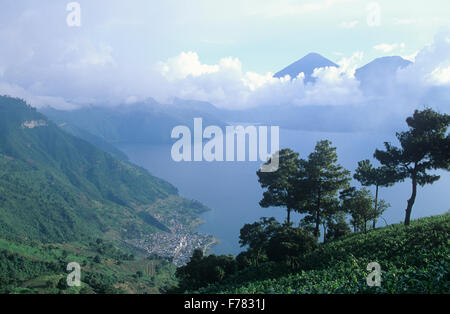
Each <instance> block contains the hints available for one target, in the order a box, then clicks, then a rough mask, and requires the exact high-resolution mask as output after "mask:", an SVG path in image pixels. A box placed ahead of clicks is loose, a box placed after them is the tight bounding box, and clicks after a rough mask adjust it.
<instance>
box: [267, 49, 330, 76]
mask: <svg viewBox="0 0 450 314" xmlns="http://www.w3.org/2000/svg"><path fill="white" fill-rule="evenodd" d="M323 67H339V66H338V65H337V64H336V63H334V62H332V61H330V60H328V59H327V58H324V57H322V56H321V55H320V54H318V53H310V54H307V55H306V56H304V57H303V58H301V59H300V60H298V61H295V62H294V63H292V64H291V65H289V66H287V67H286V68H284V69H283V70H281V71H280V72H278V73H276V74H275V75H274V77H276V78H280V77H284V76H286V75H289V76H290V77H291V78H295V77H297V76H298V75H299V74H300V73H302V72H303V73H304V74H305V83H308V82H314V81H315V78H314V77H312V74H313V73H314V69H317V68H323Z"/></svg>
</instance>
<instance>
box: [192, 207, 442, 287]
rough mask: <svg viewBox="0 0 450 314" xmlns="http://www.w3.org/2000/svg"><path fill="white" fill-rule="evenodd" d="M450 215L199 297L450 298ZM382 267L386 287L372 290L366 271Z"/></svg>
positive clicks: (378, 233) (359, 238) (255, 274)
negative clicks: (350, 295) (340, 295)
mask: <svg viewBox="0 0 450 314" xmlns="http://www.w3.org/2000/svg"><path fill="white" fill-rule="evenodd" d="M449 229H450V214H449V213H447V214H444V215H441V216H434V217H429V218H422V219H419V220H416V221H413V222H412V223H411V225H410V226H408V227H405V226H404V225H403V224H397V225H391V226H388V227H385V228H380V229H376V230H372V231H370V232H368V233H367V234H361V233H360V234H351V235H349V236H346V237H344V238H342V239H339V240H336V241H333V242H328V243H324V244H321V245H320V246H319V248H318V250H316V251H314V252H313V253H311V254H309V255H307V256H304V257H302V258H301V259H300V260H301V266H300V267H299V270H297V271H281V270H280V269H281V268H280V265H277V264H274V263H267V264H264V265H261V266H260V267H259V268H248V269H245V270H243V271H241V272H239V273H237V274H235V275H233V276H232V277H230V278H228V279H226V280H224V281H223V282H221V283H220V284H217V285H210V286H208V287H206V288H201V289H199V290H198V291H194V292H195V293H212V294H215V293H232V294H235V293H243V294H260V293H270V294H274V293H275V294H276V293H286V294H300V293H450V265H449V256H450V255H449V253H450V251H449ZM371 262H377V263H379V264H380V266H381V287H369V286H368V285H367V281H366V277H367V276H368V275H369V273H370V272H371V271H368V270H367V266H368V264H369V263H371Z"/></svg>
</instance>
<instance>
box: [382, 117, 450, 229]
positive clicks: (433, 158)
mask: <svg viewBox="0 0 450 314" xmlns="http://www.w3.org/2000/svg"><path fill="white" fill-rule="evenodd" d="M406 123H407V124H408V126H409V130H408V131H405V132H400V133H397V138H398V140H399V142H400V147H395V146H393V145H392V144H391V143H387V142H386V143H385V150H376V151H375V154H374V156H375V158H376V159H378V161H380V163H381V164H382V165H384V166H386V167H388V168H389V169H391V170H392V171H395V173H396V178H395V181H396V182H399V181H404V180H405V179H407V178H410V179H411V184H412V192H411V197H410V198H409V200H408V203H407V207H406V211H405V225H409V224H410V221H411V212H412V208H413V206H414V202H415V200H416V196H417V185H420V186H424V185H426V184H433V183H434V182H436V181H437V180H439V179H440V176H439V175H434V174H430V173H428V172H429V171H430V170H437V169H444V170H447V171H448V170H450V136H449V135H448V134H447V129H448V127H449V125H450V115H447V114H440V113H438V112H436V111H434V110H432V109H425V110H423V111H419V110H416V111H415V112H414V115H413V116H412V117H409V118H407V119H406Z"/></svg>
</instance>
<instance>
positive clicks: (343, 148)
mask: <svg viewBox="0 0 450 314" xmlns="http://www.w3.org/2000/svg"><path fill="white" fill-rule="evenodd" d="M322 139H328V140H330V141H332V142H333V145H334V146H336V147H337V153H338V156H339V162H340V163H341V164H342V165H343V166H344V167H345V168H347V169H349V170H351V171H354V170H355V168H356V167H357V162H358V161H360V160H363V159H366V158H371V157H372V155H373V153H374V151H375V148H382V147H383V142H385V141H391V142H393V143H397V142H396V140H395V137H394V136H393V135H392V134H380V133H323V132H307V131H292V130H283V129H282V130H280V148H291V149H293V150H294V151H297V152H299V153H300V154H301V157H303V158H304V157H306V156H307V155H308V154H309V153H310V152H311V151H312V150H313V149H314V146H315V144H316V142H317V141H319V140H322ZM119 148H120V149H121V150H122V151H124V152H125V153H126V154H127V155H128V156H129V158H130V160H131V161H132V162H134V163H135V164H137V165H140V166H142V167H144V168H146V169H148V170H149V171H150V173H152V174H153V175H155V176H157V177H160V178H163V179H165V180H167V181H168V182H170V183H172V184H173V185H175V186H176V187H177V188H178V190H179V192H180V195H181V196H183V197H186V198H191V199H196V200H198V201H200V202H202V203H203V204H205V205H206V206H208V207H210V208H211V209H212V210H211V211H209V212H207V213H205V214H203V215H202V218H203V219H204V220H205V223H204V224H203V225H202V226H201V227H199V231H200V232H204V233H209V234H212V235H214V236H215V237H217V238H218V239H219V241H220V242H219V243H218V244H217V245H216V246H214V247H213V248H212V250H211V252H212V253H215V254H238V253H239V252H240V250H241V248H240V247H239V243H238V241H239V230H240V228H241V227H242V226H243V225H244V224H245V223H252V222H254V221H256V220H258V219H259V218H260V217H271V216H274V217H276V218H277V219H278V220H279V221H283V220H284V219H285V216H286V212H285V210H284V209H283V208H266V209H265V208H261V207H260V206H259V205H258V203H259V201H260V199H261V197H262V189H261V187H260V186H259V183H258V180H257V176H256V171H257V170H258V168H259V166H260V163H259V162H211V163H209V162H174V161H173V160H172V158H171V145H140V144H139V145H138V144H121V145H119ZM439 174H441V175H442V177H441V180H439V181H438V182H437V183H435V184H434V185H432V186H430V185H428V186H425V187H424V188H419V192H418V195H417V199H416V203H415V205H414V209H413V213H412V218H418V217H422V216H430V215H436V214H441V213H444V212H446V211H448V210H449V209H450V193H449V191H450V175H449V174H448V173H446V172H439ZM410 192H411V187H410V181H409V180H408V181H405V182H404V183H399V184H397V185H396V186H394V187H392V188H386V189H384V188H383V189H381V190H380V198H382V199H385V200H386V201H387V202H388V203H390V204H391V207H390V208H389V209H388V210H387V211H386V212H385V213H384V215H383V218H384V219H385V221H386V222H387V223H389V224H390V223H396V222H400V221H403V218H404V210H405V208H406V200H407V199H408V198H409V196H410ZM292 219H293V221H294V222H298V221H299V219H300V216H299V215H296V214H294V215H293V217H292ZM385 221H384V220H382V219H381V220H380V221H379V223H378V225H380V226H383V225H385Z"/></svg>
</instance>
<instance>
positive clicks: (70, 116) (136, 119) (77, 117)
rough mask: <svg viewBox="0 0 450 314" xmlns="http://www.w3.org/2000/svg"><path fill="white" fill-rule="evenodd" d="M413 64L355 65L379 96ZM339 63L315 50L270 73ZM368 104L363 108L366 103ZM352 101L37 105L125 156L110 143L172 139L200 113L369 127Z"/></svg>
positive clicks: (297, 125)
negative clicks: (231, 106) (237, 106)
mask: <svg viewBox="0 0 450 314" xmlns="http://www.w3.org/2000/svg"><path fill="white" fill-rule="evenodd" d="M409 64H411V62H410V61H407V60H405V59H403V58H401V57H395V56H394V57H383V58H378V59H375V60H373V61H372V62H370V63H368V64H366V65H365V66H363V67H361V68H359V69H357V70H356V73H355V77H356V78H357V79H358V80H359V81H360V86H361V90H362V91H363V92H364V93H366V94H368V95H377V94H378V93H379V92H380V90H385V91H386V90H388V89H389V88H390V82H391V81H392V79H393V78H394V77H395V72H396V71H397V70H398V69H400V68H404V67H406V66H408V65H409ZM321 67H339V65H337V64H336V63H334V62H332V61H331V60H329V59H327V58H325V57H323V56H321V55H320V54H318V53H310V54H308V55H306V56H304V57H303V58H301V59H299V60H297V61H295V62H294V63H292V64H290V65H288V66H287V67H286V68H284V69H283V70H281V71H279V72H277V73H276V74H275V75H274V77H277V78H279V77H284V76H286V75H289V76H290V77H291V78H295V77H297V76H298V75H299V74H300V73H304V74H305V82H306V83H307V84H314V82H315V78H314V77H313V76H312V75H313V73H314V69H317V68H321ZM366 109H367V108H366ZM366 109H364V110H363V109H362V108H354V106H340V107H336V106H330V105H328V104H323V105H321V106H304V107H298V106H294V105H289V104H286V105H283V106H276V105H274V106H264V107H257V108H251V109H245V110H225V109H220V108H217V107H215V106H214V105H213V104H210V103H208V102H202V101H196V100H183V99H178V98H176V99H174V100H173V102H172V103H171V104H161V103H158V102H157V101H155V100H154V99H151V98H150V99H147V100H146V101H142V102H138V103H134V104H131V105H125V104H124V105H120V106H116V107H108V106H91V107H84V108H81V109H77V110H72V111H64V110H55V109H53V108H43V109H40V111H41V112H42V113H44V114H45V115H46V116H48V117H49V118H50V119H51V120H53V121H54V122H55V123H57V124H58V125H60V126H61V128H63V129H64V130H66V131H68V132H70V133H72V134H73V135H75V136H78V137H81V138H83V139H85V140H87V141H89V142H91V143H93V144H94V145H96V146H98V147H100V148H101V149H103V150H105V151H108V152H110V153H112V154H115V155H116V156H117V157H118V158H121V159H124V158H126V157H125V156H124V155H123V154H121V153H120V151H118V150H117V149H115V148H114V146H113V145H111V144H115V143H143V144H161V143H165V144H167V143H171V142H172V139H171V138H170V134H171V131H172V129H173V127H175V126H177V125H187V126H191V127H192V124H193V118H196V117H202V118H203V120H204V124H205V125H218V126H222V127H223V126H225V125H226V124H227V123H228V122H248V123H264V124H271V125H279V126H281V127H284V128H291V129H302V130H312V131H338V132H340V131H354V130H361V129H365V128H369V127H370V124H369V123H367V122H363V121H362V120H361V119H355V116H358V115H360V114H367V110H366Z"/></svg>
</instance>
